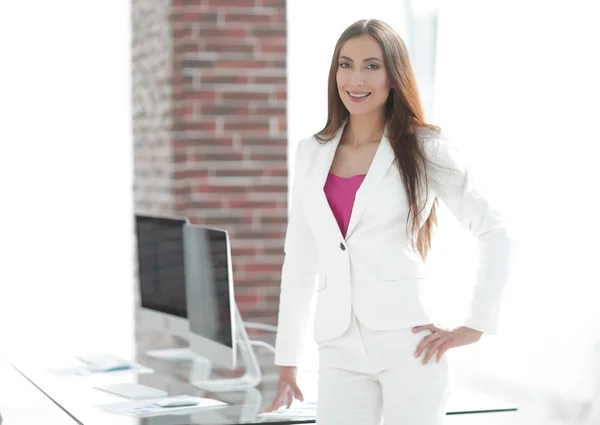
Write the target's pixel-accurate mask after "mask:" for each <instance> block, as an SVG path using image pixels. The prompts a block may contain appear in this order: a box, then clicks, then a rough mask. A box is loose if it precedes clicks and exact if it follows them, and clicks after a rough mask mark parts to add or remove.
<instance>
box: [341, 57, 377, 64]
mask: <svg viewBox="0 0 600 425" xmlns="http://www.w3.org/2000/svg"><path fill="white" fill-rule="evenodd" d="M340 59H345V60H347V61H350V62H354V61H353V60H352V59H350V58H349V57H348V56H340ZM370 61H377V62H381V63H383V61H382V60H381V59H379V58H376V57H375V56H371V57H370V58H366V59H364V60H363V62H370Z"/></svg>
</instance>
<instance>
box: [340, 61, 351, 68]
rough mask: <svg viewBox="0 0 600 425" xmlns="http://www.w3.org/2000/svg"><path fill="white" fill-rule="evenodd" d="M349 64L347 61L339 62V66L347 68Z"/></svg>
mask: <svg viewBox="0 0 600 425" xmlns="http://www.w3.org/2000/svg"><path fill="white" fill-rule="evenodd" d="M349 66H350V64H349V63H348V62H340V68H348V67H349Z"/></svg>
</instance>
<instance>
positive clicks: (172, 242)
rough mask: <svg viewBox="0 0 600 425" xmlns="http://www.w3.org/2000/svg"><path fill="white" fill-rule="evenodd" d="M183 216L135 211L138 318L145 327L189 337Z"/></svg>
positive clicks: (185, 338) (186, 221) (185, 221)
mask: <svg viewBox="0 0 600 425" xmlns="http://www.w3.org/2000/svg"><path fill="white" fill-rule="evenodd" d="M186 223H188V220H187V219H186V218H183V217H167V216H153V215H144V214H136V215H135V233H136V239H137V258H138V279H139V295H140V304H141V305H140V311H139V313H140V316H139V319H140V321H141V323H142V326H143V327H144V328H150V329H156V330H158V331H160V332H167V333H168V334H170V335H175V336H177V337H179V338H182V339H184V340H187V339H188V336H189V325H188V312H187V301H186V284H185V264H184V246H183V226H184V225H185V224H186Z"/></svg>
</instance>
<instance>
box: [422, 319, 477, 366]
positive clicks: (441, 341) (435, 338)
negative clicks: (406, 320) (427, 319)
mask: <svg viewBox="0 0 600 425" xmlns="http://www.w3.org/2000/svg"><path fill="white" fill-rule="evenodd" d="M423 331H431V332H432V334H430V335H428V336H426V337H425V338H423V340H422V341H421V342H420V343H419V345H418V346H417V350H416V351H415V357H420V356H421V354H422V353H423V352H425V357H423V364H427V363H428V362H429V360H430V359H431V358H432V357H433V356H434V355H435V357H436V362H437V363H439V362H440V360H441V359H442V356H443V355H444V354H445V353H446V351H448V350H449V349H450V348H456V347H461V346H463V345H469V344H473V343H475V342H477V341H479V339H480V338H481V335H483V332H481V331H477V330H475V329H471V328H467V327H466V326H461V327H459V328H456V329H444V328H440V327H438V326H436V325H434V324H429V325H423V326H417V327H415V328H413V332H415V333H419V332H423Z"/></svg>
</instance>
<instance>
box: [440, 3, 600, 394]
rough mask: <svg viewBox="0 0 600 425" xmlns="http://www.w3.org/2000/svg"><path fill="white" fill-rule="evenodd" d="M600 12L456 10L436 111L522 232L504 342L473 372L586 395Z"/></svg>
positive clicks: (555, 6)
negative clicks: (599, 20) (599, 24)
mask: <svg viewBox="0 0 600 425" xmlns="http://www.w3.org/2000/svg"><path fill="white" fill-rule="evenodd" d="M598 12H599V5H598V3H597V2H589V1H584V0H576V1H555V2H547V1H544V2H542V1H533V0H529V1H517V0H511V1H503V2H494V3H489V2H479V1H475V0H462V1H457V2H450V3H448V2H444V3H443V4H441V9H440V28H439V39H438V41H439V46H438V48H439V52H438V69H437V71H438V73H437V87H436V102H435V114H434V115H435V118H434V119H435V121H436V123H438V124H439V125H441V126H442V127H443V128H444V129H445V131H446V132H447V133H448V134H449V135H450V136H451V137H452V138H453V139H454V140H455V141H456V142H457V143H458V144H460V145H461V146H462V147H463V148H464V149H465V151H466V152H468V154H469V156H470V157H471V158H472V160H473V164H472V165H473V168H474V170H475V172H476V173H477V175H478V177H479V179H480V181H481V182H482V183H483V184H484V186H486V187H487V188H488V191H489V193H490V194H492V195H493V197H494V198H495V199H497V201H498V202H499V203H500V204H501V205H502V206H503V207H504V208H505V210H506V211H507V213H508V215H509V217H510V219H511V221H512V223H513V225H514V228H515V230H517V242H518V246H517V253H518V256H517V264H516V266H515V274H514V278H513V282H512V287H511V288H510V290H509V292H508V296H507V299H506V304H505V309H504V314H503V329H502V333H503V334H502V336H501V337H499V338H497V339H495V340H490V341H486V343H484V344H483V345H481V346H479V347H477V349H476V350H475V349H473V350H470V351H471V356H470V357H468V359H469V360H470V363H468V367H469V368H470V369H471V371H477V373H481V374H485V375H491V376H493V377H494V378H496V379H498V380H503V381H512V382H515V383H520V384H524V385H527V386H529V387H530V388H532V387H535V388H538V391H548V392H550V393H553V394H560V395H561V396H564V397H572V398H573V399H580V400H581V399H585V398H587V397H590V396H591V395H592V393H593V391H594V390H597V389H600V381H599V380H598V376H597V375H596V373H597V372H596V370H597V369H598V367H599V366H600V358H599V357H598V354H594V352H593V349H594V344H597V343H598V341H599V339H600V320H599V319H600V316H599V313H598V300H599V299H600V289H599V288H600V287H599V284H600V273H599V272H598V268H597V264H598V255H599V254H600V250H599V249H598V240H600V226H599V224H598V223H599V222H598V213H599V208H598V207H599V205H600V203H599V202H598V200H597V193H600V192H599V191H598V187H597V186H598V183H599V182H600V169H599V167H598V155H599V154H600V149H599V146H600V136H599V133H598V129H597V122H598V116H599V115H600V101H599V99H600V81H599V80H598V75H600V57H599V56H598V53H597V52H598V48H597V41H598V40H600V29H599V27H598V25H597V22H596V17H597V16H598ZM465 17H468V18H465ZM449 234H450V233H449ZM442 244H443V245H446V247H450V246H452V247H453V250H454V252H460V253H461V254H460V255H454V256H452V255H449V256H447V257H446V258H445V259H444V260H445V261H441V262H444V263H445V267H447V270H451V269H452V268H454V270H455V271H458V272H459V273H462V276H463V277H464V279H465V280H469V279H470V280H472V275H470V274H469V275H467V274H465V273H466V272H465V271H466V270H469V269H468V268H467V267H465V265H469V263H471V265H473V263H474V261H473V260H465V258H468V257H467V255H466V254H469V253H471V252H472V251H471V249H472V245H471V244H469V242H468V241H467V240H465V239H464V236H462V235H461V236H458V237H456V238H454V237H453V238H446V239H445V240H444V241H442ZM449 252H452V251H449ZM459 276H461V275H460V274H459ZM457 283H458V282H457ZM594 356H596V357H594Z"/></svg>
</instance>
